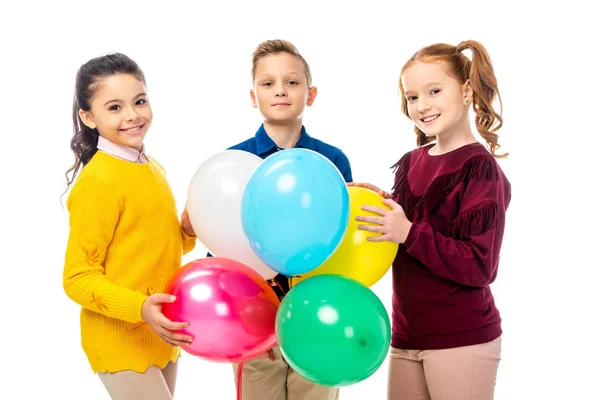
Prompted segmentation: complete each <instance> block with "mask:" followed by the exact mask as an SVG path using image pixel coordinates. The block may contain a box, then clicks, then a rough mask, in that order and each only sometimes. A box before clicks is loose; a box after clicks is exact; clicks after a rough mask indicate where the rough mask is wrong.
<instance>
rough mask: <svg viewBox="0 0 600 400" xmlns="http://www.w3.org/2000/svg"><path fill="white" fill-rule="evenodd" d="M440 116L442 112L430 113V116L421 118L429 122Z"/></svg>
mask: <svg viewBox="0 0 600 400" xmlns="http://www.w3.org/2000/svg"><path fill="white" fill-rule="evenodd" d="M439 116H440V114H436V115H430V116H428V117H425V118H421V121H423V122H425V123H428V122H431V121H435V120H436V119H438V118H439Z"/></svg>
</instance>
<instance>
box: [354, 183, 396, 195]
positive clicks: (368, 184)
mask: <svg viewBox="0 0 600 400" xmlns="http://www.w3.org/2000/svg"><path fill="white" fill-rule="evenodd" d="M346 186H348V187H350V186H355V187H362V188H365V189H369V190H372V191H374V192H375V193H377V194H378V195H380V196H381V197H383V198H384V199H391V198H392V195H391V194H389V193H388V192H386V191H384V190H381V189H379V188H378V187H377V186H375V185H372V184H370V183H362V182H348V183H347V184H346Z"/></svg>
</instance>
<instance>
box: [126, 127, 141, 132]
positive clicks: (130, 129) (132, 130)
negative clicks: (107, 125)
mask: <svg viewBox="0 0 600 400" xmlns="http://www.w3.org/2000/svg"><path fill="white" fill-rule="evenodd" d="M138 129H140V127H139V126H136V127H135V128H129V129H125V132H135V131H137V130H138Z"/></svg>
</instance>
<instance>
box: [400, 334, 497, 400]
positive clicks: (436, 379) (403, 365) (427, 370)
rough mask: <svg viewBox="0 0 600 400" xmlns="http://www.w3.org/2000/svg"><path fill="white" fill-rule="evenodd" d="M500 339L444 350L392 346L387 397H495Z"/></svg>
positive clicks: (464, 399) (439, 399)
mask: <svg viewBox="0 0 600 400" xmlns="http://www.w3.org/2000/svg"><path fill="white" fill-rule="evenodd" d="M500 350H501V338H497V339H495V340H493V341H491V342H488V343H483V344H478V345H474V346H464V347H456V348H453V349H444V350H424V351H420V350H400V349H395V348H392V349H391V352H390V369H389V382H388V400H492V399H493V398H494V386H495V384H496V373H497V371H498V365H499V363H500Z"/></svg>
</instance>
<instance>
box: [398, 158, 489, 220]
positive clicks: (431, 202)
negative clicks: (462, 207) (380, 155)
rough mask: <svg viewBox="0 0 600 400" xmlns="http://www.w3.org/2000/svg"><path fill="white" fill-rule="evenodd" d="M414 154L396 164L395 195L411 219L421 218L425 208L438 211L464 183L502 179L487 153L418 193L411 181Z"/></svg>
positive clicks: (470, 160)
mask: <svg viewBox="0 0 600 400" xmlns="http://www.w3.org/2000/svg"><path fill="white" fill-rule="evenodd" d="M411 154H412V153H407V154H405V155H404V156H403V157H402V158H401V159H400V160H399V161H398V162H397V163H396V164H394V165H393V166H392V168H393V169H394V172H395V174H396V178H395V182H394V187H393V189H392V196H393V198H394V200H395V201H396V202H397V203H398V204H400V205H401V206H402V208H404V212H405V213H406V215H407V216H408V217H409V219H410V220H411V221H419V220H420V219H421V218H422V216H423V208H424V207H426V208H427V210H429V211H430V212H431V211H434V210H435V209H436V208H437V207H438V206H439V205H440V203H441V202H442V200H443V199H444V198H445V197H446V196H448V195H449V194H450V193H451V192H452V190H454V188H456V186H457V185H458V184H459V183H461V182H462V183H467V182H469V181H470V180H476V179H485V180H498V170H497V167H496V163H495V161H494V159H493V158H492V157H491V156H490V155H487V154H486V155H484V154H481V155H475V156H473V157H471V158H469V159H468V160H467V161H465V163H464V164H463V165H462V167H461V168H460V169H458V170H457V171H454V172H451V173H448V174H445V175H440V176H438V177H437V178H435V179H434V180H433V182H432V183H431V185H429V188H427V191H426V193H425V194H423V195H421V196H417V195H415V194H414V193H413V192H412V190H411V188H410V186H409V184H408V170H409V169H410V156H411Z"/></svg>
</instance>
